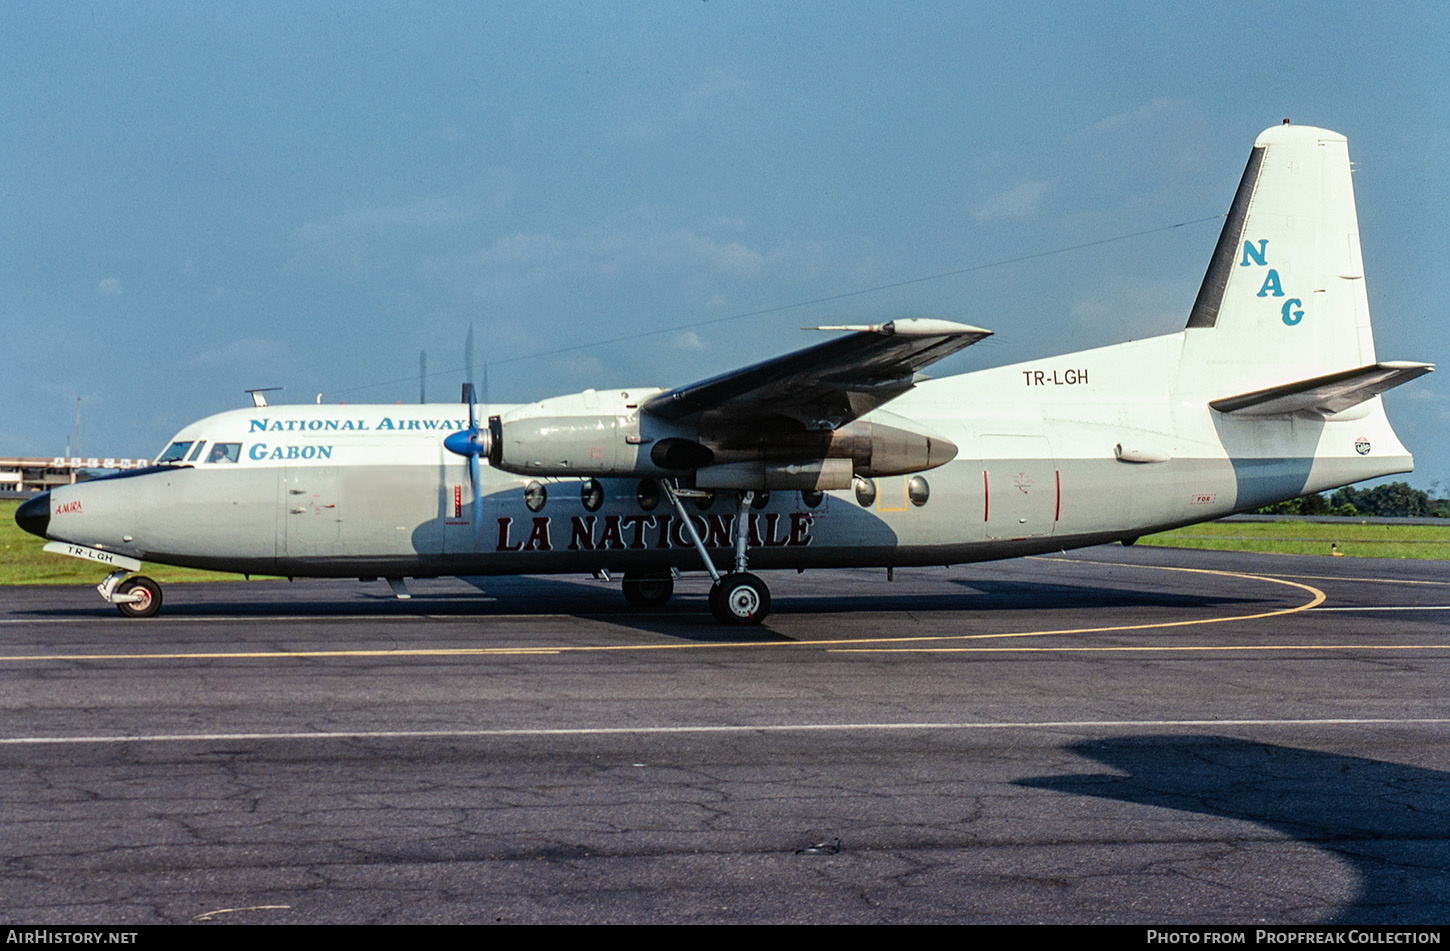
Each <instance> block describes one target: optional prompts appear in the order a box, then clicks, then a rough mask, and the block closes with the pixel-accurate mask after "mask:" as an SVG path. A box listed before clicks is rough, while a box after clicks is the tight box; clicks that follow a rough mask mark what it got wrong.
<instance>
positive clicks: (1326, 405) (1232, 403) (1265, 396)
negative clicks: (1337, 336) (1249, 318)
mask: <svg viewBox="0 0 1450 951" xmlns="http://www.w3.org/2000/svg"><path fill="white" fill-rule="evenodd" d="M1433 369H1435V367H1434V365H1433V364H1429V363H1409V362H1406V361H1395V362H1391V363H1371V364H1370V365H1369V366H1364V367H1359V368H1357V369H1354V370H1342V371H1340V372H1338V373H1329V374H1326V375H1325V376H1316V377H1312V378H1310V379H1308V380H1299V381H1298V382H1296V383H1284V384H1281V385H1279V386H1271V387H1269V388H1268V389H1265V390H1255V391H1254V392H1252V393H1241V394H1239V395H1238V396H1226V397H1224V398H1223V399H1219V400H1213V401H1211V402H1210V403H1209V404H1208V405H1209V406H1212V407H1213V408H1214V409H1216V410H1218V411H1219V412H1220V413H1232V414H1234V415H1236V416H1284V415H1288V414H1290V413H1318V414H1320V415H1322V416H1331V415H1333V414H1335V413H1341V412H1343V411H1344V410H1347V409H1349V408H1350V407H1351V406H1358V405H1359V404H1360V403H1363V402H1364V401H1365V400H1367V399H1369V398H1370V397H1372V396H1378V395H1379V394H1381V393H1383V392H1384V391H1385V390H1390V389H1394V388H1395V387H1397V386H1399V385H1400V384H1401V383H1408V382H1410V381H1411V380H1413V379H1415V378H1416V377H1419V376H1424V375H1425V374H1426V373H1429V372H1430V371H1431V370H1433Z"/></svg>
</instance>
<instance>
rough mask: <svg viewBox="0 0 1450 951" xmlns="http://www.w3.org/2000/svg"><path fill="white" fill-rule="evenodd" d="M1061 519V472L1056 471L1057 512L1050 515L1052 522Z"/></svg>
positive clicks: (1059, 470)
mask: <svg viewBox="0 0 1450 951" xmlns="http://www.w3.org/2000/svg"><path fill="white" fill-rule="evenodd" d="M1060 518H1062V470H1061V469H1058V470H1057V511H1056V512H1054V513H1052V520H1053V521H1054V522H1056V521H1057V520H1058V519H1060Z"/></svg>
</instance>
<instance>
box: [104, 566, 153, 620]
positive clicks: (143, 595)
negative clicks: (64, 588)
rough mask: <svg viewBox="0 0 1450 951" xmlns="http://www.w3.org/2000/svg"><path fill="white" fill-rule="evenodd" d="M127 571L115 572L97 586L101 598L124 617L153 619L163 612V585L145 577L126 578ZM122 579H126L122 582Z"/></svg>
mask: <svg viewBox="0 0 1450 951" xmlns="http://www.w3.org/2000/svg"><path fill="white" fill-rule="evenodd" d="M128 574H130V572H127V571H113V572H111V573H110V574H108V575H106V580H105V581H102V582H101V583H100V584H98V585H96V590H97V591H99V592H100V593H101V597H103V598H105V599H106V600H107V601H109V602H110V603H112V604H114V605H115V606H116V610H117V611H120V612H121V616H122V617H151V616H152V615H153V614H155V613H156V612H157V611H160V610H161V585H159V584H157V583H156V582H154V581H152V580H151V579H150V578H147V577H146V576H144V575H135V576H133V577H130V578H126V575H128ZM122 578H126V580H125V581H122V580H121V579H122Z"/></svg>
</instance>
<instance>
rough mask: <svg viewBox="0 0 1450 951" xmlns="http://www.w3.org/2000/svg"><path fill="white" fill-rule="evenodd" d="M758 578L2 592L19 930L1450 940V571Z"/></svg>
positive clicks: (1199, 561) (1144, 568) (1162, 555)
mask: <svg viewBox="0 0 1450 951" xmlns="http://www.w3.org/2000/svg"><path fill="white" fill-rule="evenodd" d="M765 577H766V580H767V581H768V582H769V583H770V584H771V588H772V593H773V595H774V600H775V608H774V613H772V615H771V616H770V618H769V619H768V620H767V621H766V623H765V625H764V626H763V627H760V628H753V629H744V630H742V629H729V628H722V627H720V626H719V625H717V624H716V623H715V622H714V621H713V620H712V619H711V618H710V616H709V613H708V610H707V608H706V604H705V591H706V579H704V577H703V576H687V577H686V579H685V580H684V581H682V582H681V585H680V588H679V591H678V592H677V594H676V597H675V599H674V600H673V601H672V602H671V603H670V604H669V605H668V606H667V607H665V608H663V609H661V610H658V611H641V610H639V609H637V608H634V607H631V606H629V605H627V604H626V603H625V602H624V600H623V599H622V598H621V597H620V594H619V591H618V585H617V583H616V584H608V583H605V582H602V581H593V580H587V579H578V578H515V579H479V580H478V584H477V585H473V584H470V583H469V582H466V581H462V580H457V579H447V580H438V581H424V582H415V583H413V584H412V588H413V591H414V594H415V597H414V598H413V599H412V600H411V601H408V602H399V601H395V600H394V599H393V598H392V597H391V594H390V593H389V591H388V589H387V587H386V585H384V584H383V583H382V582H376V583H372V584H359V583H357V582H334V581H324V582H298V583H296V584H288V583H286V582H266V583H260V582H257V583H248V584H206V585H172V586H168V587H167V589H166V591H165V597H166V604H165V607H164V608H163V611H162V614H161V615H160V616H158V617H156V618H154V619H151V620H146V621H130V620H125V619H122V618H121V617H120V616H119V615H118V614H117V613H116V612H115V610H114V609H113V608H111V607H110V606H108V605H106V604H104V603H102V602H101V600H100V599H99V597H98V596H97V595H96V593H95V592H94V591H93V590H92V589H90V588H88V587H73V586H67V587H37V588H7V589H0V678H3V680H0V683H3V685H4V686H3V690H0V828H3V829H4V830H5V833H4V837H3V841H0V858H3V863H0V919H3V920H4V921H5V922H6V923H9V924H29V925H35V924H86V923H110V924H123V923H129V924H144V923H158V922H177V923H182V922H213V923H222V922H248V923H267V922H288V923H301V922H346V923H362V922H370V923H371V922H377V923H388V922H479V923H483V922H505V923H518V922H707V921H709V922H717V921H718V922H823V923H825V922H830V923H842V922H961V923H972V922H1080V923H1087V922H1119V923H1122V922H1131V923H1153V924H1169V923H1175V922H1183V923H1198V924H1203V923H1223V924H1248V923H1277V924H1311V923H1314V924H1351V923H1352V924H1413V923H1427V924H1443V923H1444V922H1446V921H1450V704H1447V701H1446V697H1445V695H1446V689H1445V684H1446V679H1447V677H1446V675H1447V673H1450V564H1447V563H1446V562H1396V561H1374V560H1358V559H1350V558H1320V557H1301V556H1270V555H1238V554H1219V553H1207V552H1189V551H1173V550H1165V549H1144V548H1122V547H1119V546H1109V547H1102V548H1094V549H1088V550H1085V551H1081V552H1074V553H1069V554H1065V555H1061V556H1056V557H1041V558H1030V559H1023V560H1018V561H1011V562H1002V563H995V564H984V565H967V566H958V567H955V568H950V569H910V570H901V571H898V572H896V579H895V581H893V582H888V581H887V580H886V575H885V572H884V571H821V572H811V573H807V574H804V575H796V574H794V573H771V574H767V575H766V576H765ZM97 580H99V572H98V575H97Z"/></svg>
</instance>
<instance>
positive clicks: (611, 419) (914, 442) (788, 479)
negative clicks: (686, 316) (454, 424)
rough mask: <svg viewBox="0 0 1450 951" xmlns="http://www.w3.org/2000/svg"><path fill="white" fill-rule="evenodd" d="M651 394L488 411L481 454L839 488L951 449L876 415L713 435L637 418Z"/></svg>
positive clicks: (577, 466) (738, 483) (941, 457)
mask: <svg viewBox="0 0 1450 951" xmlns="http://www.w3.org/2000/svg"><path fill="white" fill-rule="evenodd" d="M653 392H657V391H634V392H631V391H616V392H614V393H610V394H608V395H605V394H601V393H597V392H595V391H593V390H585V391H584V392H583V393H576V394H573V395H571V396H564V397H557V398H554V399H549V400H545V401H543V402H541V403H534V404H531V405H529V406H523V407H520V408H518V409H516V410H514V411H513V412H511V413H509V414H508V416H506V417H502V418H500V417H497V416H494V417H491V418H490V419H489V421H488V429H487V433H486V434H481V436H480V438H481V440H482V442H483V444H484V445H485V446H486V448H485V450H484V454H486V455H487V457H488V460H489V463H490V464H491V465H493V466H494V467H495V468H497V469H502V470H503V471H505V472H512V473H515V474H518V475H529V476H540V477H550V476H552V477H556V478H587V477H600V478H603V477H616V478H642V477H647V476H652V477H659V476H681V475H685V474H686V473H688V472H691V471H693V472H695V473H697V479H698V480H699V481H697V483H696V484H697V485H698V486H699V487H700V488H719V489H801V490H816V491H824V490H829V489H840V488H846V487H848V486H849V485H850V484H851V478H852V476H853V475H859V476H863V477H865V478H875V477H879V476H891V475H905V474H907V473H912V472H921V471H923V470H925V469H932V468H935V467H937V466H940V465H944V464H945V463H947V462H950V461H951V460H952V459H954V458H955V457H956V454H957V447H956V445H955V444H954V443H952V442H951V440H948V439H944V438H942V437H941V436H937V435H935V434H931V433H926V432H921V431H920V427H919V424H917V423H915V422H914V421H912V420H907V419H902V418H901V417H897V416H893V415H892V414H889V413H883V412H881V411H877V412H876V413H873V414H871V419H870V420H857V421H855V422H852V423H849V424H847V425H846V426H843V427H841V428H840V429H838V430H835V431H812V430H806V429H804V428H802V427H801V426H800V425H799V424H798V423H795V422H793V421H791V420H787V419H779V420H774V421H765V422H762V423H758V424H752V425H742V426H741V427H739V428H734V429H731V430H727V431H725V432H720V433H715V432H708V431H699V430H693V429H691V428H687V427H684V426H678V425H676V424H674V423H672V422H669V421H664V420H658V419H654V418H652V417H649V416H642V415H641V414H640V412H639V405H640V404H641V403H642V402H643V401H644V399H645V398H646V397H647V396H649V395H651V394H652V393H653ZM715 425H719V424H718V423H716V424H715ZM641 427H643V429H641ZM450 438H454V437H450ZM454 451H459V450H458V449H455V450H454Z"/></svg>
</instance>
